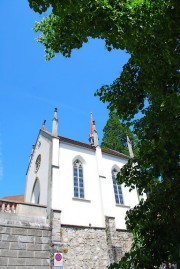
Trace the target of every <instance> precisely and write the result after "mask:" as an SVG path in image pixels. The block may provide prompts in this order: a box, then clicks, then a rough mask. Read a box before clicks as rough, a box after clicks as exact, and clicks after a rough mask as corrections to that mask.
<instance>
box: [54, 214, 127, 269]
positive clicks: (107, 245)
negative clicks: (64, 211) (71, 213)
mask: <svg viewBox="0 0 180 269" xmlns="http://www.w3.org/2000/svg"><path fill="white" fill-rule="evenodd" d="M53 219H54V220H55V223H56V225H54V228H53V227H52V234H53V240H52V246H54V247H53V248H52V252H61V253H63V260H64V261H63V269H106V268H107V266H108V265H110V264H111V263H114V262H118V261H119V260H120V259H121V257H122V256H123V255H124V254H125V252H126V251H128V250H129V248H130V245H131V235H130V234H129V233H127V231H122V230H116V227H115V219H114V218H111V217H106V229H105V228H95V227H77V226H70V225H60V223H59V224H58V219H59V220H60V212H59V218H58V212H56V213H55V215H54V217H52V220H53ZM58 242H59V243H58Z"/></svg>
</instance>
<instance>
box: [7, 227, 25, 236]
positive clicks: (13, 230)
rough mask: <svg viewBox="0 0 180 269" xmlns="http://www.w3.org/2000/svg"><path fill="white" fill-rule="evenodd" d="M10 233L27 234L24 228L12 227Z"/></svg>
mask: <svg viewBox="0 0 180 269" xmlns="http://www.w3.org/2000/svg"><path fill="white" fill-rule="evenodd" d="M11 234H17V235H27V229H25V228H13V229H12V230H11Z"/></svg>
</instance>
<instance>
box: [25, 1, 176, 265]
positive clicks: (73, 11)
mask: <svg viewBox="0 0 180 269" xmlns="http://www.w3.org/2000/svg"><path fill="white" fill-rule="evenodd" d="M29 4H30V7H31V8H33V9H34V11H36V12H39V13H42V12H45V11H46V10H47V9H48V8H51V9H49V10H51V11H50V15H49V16H47V17H45V18H44V19H43V20H42V21H41V22H38V23H37V24H36V25H35V31H40V32H42V34H41V36H40V37H39V39H38V41H39V42H41V43H42V44H44V45H45V47H46V53H47V59H50V58H51V57H54V56H55V54H56V53H59V52H60V53H62V54H63V55H64V56H66V57H70V55H71V51H72V49H79V48H80V47H81V46H82V45H83V43H85V42H87V41H88V38H89V37H92V38H101V39H104V40H105V42H106V47H107V49H108V50H109V51H110V50H111V49H113V48H116V49H122V50H126V51H127V52H128V53H130V55H131V57H130V59H129V61H128V62H127V64H126V65H125V66H124V68H123V72H122V73H121V74H120V76H119V77H118V78H117V79H116V80H115V81H114V82H113V83H112V84H111V85H103V86H102V87H101V89H99V90H98V91H97V92H96V95H97V96H99V97H100V99H101V100H102V101H103V102H108V107H109V109H110V110H111V111H114V110H115V111H117V114H118V116H119V118H120V119H121V120H124V121H126V122H127V123H129V124H133V126H134V130H135V133H136V135H137V136H138V138H139V140H140V143H139V145H138V146H139V154H138V156H136V157H135V158H134V159H131V160H129V162H128V164H127V165H125V166H124V168H123V169H122V172H121V174H120V175H119V182H124V183H125V184H126V185H127V186H130V187H131V188H132V189H133V188H134V186H135V185H136V186H137V188H138V190H139V191H140V193H142V192H146V193H148V194H149V195H148V197H147V200H145V201H143V200H142V201H141V203H140V205H138V206H137V207H135V208H134V209H133V210H130V211H129V212H128V214H127V218H126V224H127V228H128V229H129V231H131V232H132V234H133V244H132V248H131V251H130V252H129V253H127V254H126V255H125V257H124V258H123V259H122V260H121V261H120V263H119V264H116V265H112V266H111V267H110V268H111V269H112V268H122V269H130V268H133V269H137V268H138V269H139V268H141V269H143V268H146V269H148V268H157V267H158V266H159V265H160V264H161V262H162V261H164V260H171V261H173V262H177V263H180V241H179V238H180V209H179V208H180V206H179V204H180V203H179V200H180V199H179V193H180V192H179V191H180V179H179V178H180V173H179V166H180V152H179V149H180V124H179V123H180V97H179V89H180V87H179V75H180V72H179V70H180V68H179V47H180V46H179V32H180V23H179V14H180V5H179V0H156V1H153V0H122V1H119V0H91V1H89V0H73V1H72V0H61V1H55V0H29ZM145 102H147V103H148V106H147V107H145V106H144V104H145ZM138 112H141V113H142V115H143V116H142V118H141V119H139V120H133V119H134V116H135V114H136V113H138Z"/></svg>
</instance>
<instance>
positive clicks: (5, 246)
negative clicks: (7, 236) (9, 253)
mask: <svg viewBox="0 0 180 269" xmlns="http://www.w3.org/2000/svg"><path fill="white" fill-rule="evenodd" d="M9 246H10V243H9V242H2V241H0V249H2V248H4V249H9ZM0 264H1V263H0Z"/></svg>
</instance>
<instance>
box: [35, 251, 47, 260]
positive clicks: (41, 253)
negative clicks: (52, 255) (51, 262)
mask: <svg viewBox="0 0 180 269" xmlns="http://www.w3.org/2000/svg"><path fill="white" fill-rule="evenodd" d="M34 257H35V258H41V259H48V258H49V251H35V252H34Z"/></svg>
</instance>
